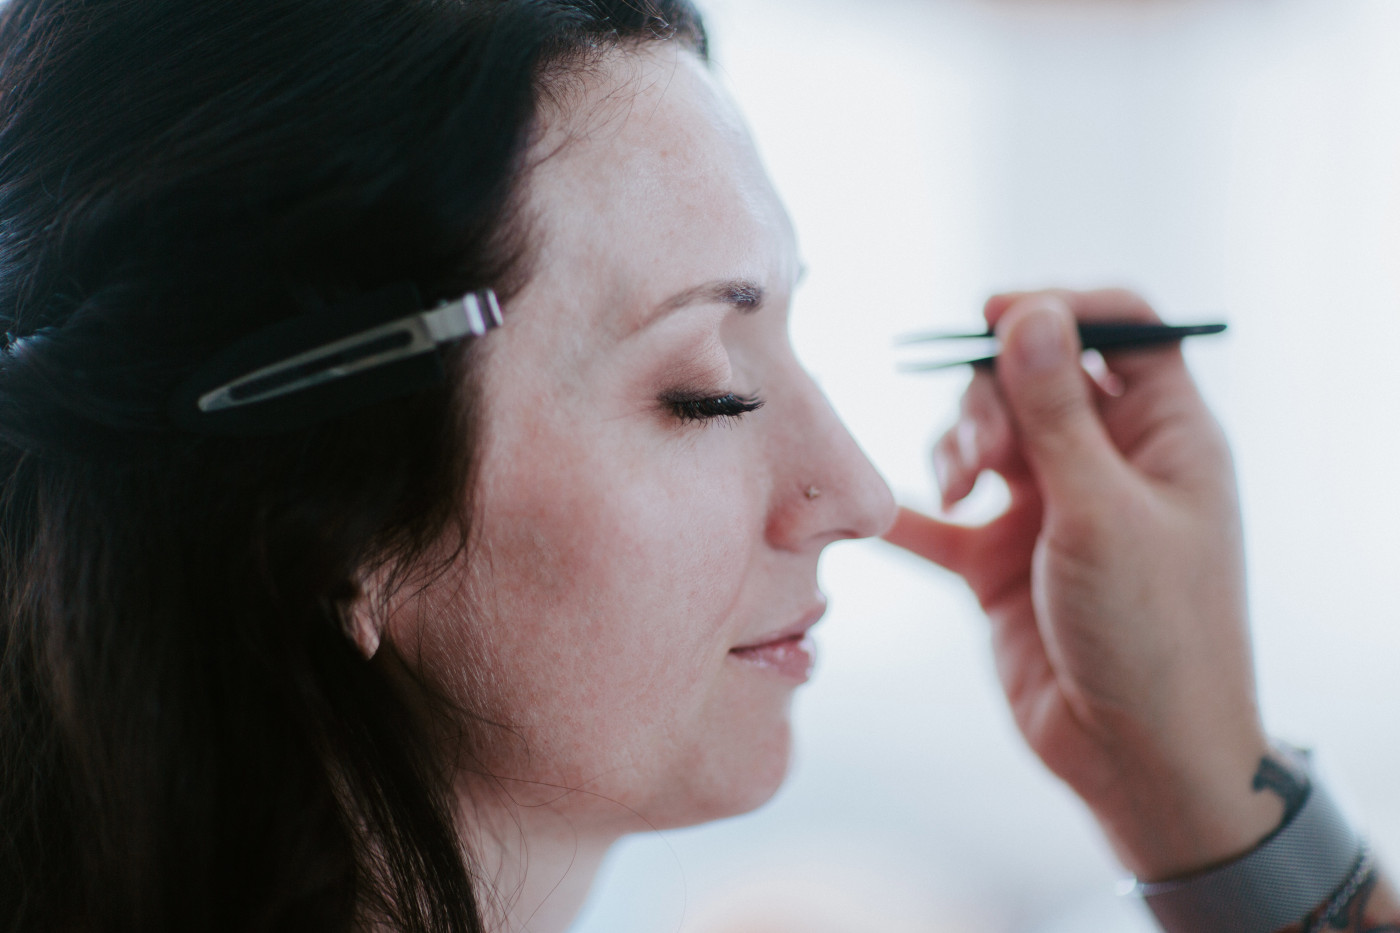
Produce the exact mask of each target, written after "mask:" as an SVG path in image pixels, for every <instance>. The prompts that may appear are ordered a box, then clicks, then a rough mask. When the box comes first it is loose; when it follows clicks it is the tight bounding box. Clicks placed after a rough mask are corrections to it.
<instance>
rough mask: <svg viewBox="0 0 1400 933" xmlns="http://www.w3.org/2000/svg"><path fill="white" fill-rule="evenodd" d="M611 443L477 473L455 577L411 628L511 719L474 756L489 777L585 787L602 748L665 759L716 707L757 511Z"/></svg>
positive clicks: (472, 690) (480, 706)
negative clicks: (431, 633)
mask: <svg viewBox="0 0 1400 933" xmlns="http://www.w3.org/2000/svg"><path fill="white" fill-rule="evenodd" d="M553 449H555V450H556V451H558V450H559V448H558V447H554V448H553ZM623 449H624V448H622V446H621V445H601V444H594V445H592V446H591V447H590V448H588V449H573V450H568V451H560V453H558V455H556V456H555V457H553V458H551V459H550V460H549V461H547V462H536V463H535V464H533V465H531V466H530V467H528V468H522V467H521V466H520V465H519V464H520V462H521V461H520V460H519V459H518V458H501V459H500V460H497V461H495V462H490V461H488V462H487V463H485V464H483V471H482V477H481V487H480V491H479V496H478V502H479V509H478V528H477V532H478V537H477V544H476V546H474V547H473V548H472V549H471V550H470V552H469V553H468V554H467V555H465V557H464V561H465V564H464V566H463V571H464V572H463V573H461V574H460V575H458V576H457V578H456V579H457V580H459V581H465V585H458V586H457V587H456V589H455V591H454V592H453V593H452V594H451V596H450V598H449V599H448V600H446V602H447V605H443V601H442V600H439V601H438V602H437V608H436V609H435V610H433V611H432V615H433V616H435V618H425V619H424V620H423V622H424V624H425V625H426V626H427V627H429V628H432V629H435V630H437V634H436V637H435V638H434V639H433V641H434V642H436V648H435V650H434V651H433V652H432V653H433V654H436V655H437V656H438V657H439V658H440V659H441V661H443V662H445V664H444V665H443V668H444V669H442V670H440V671H438V672H437V673H436V674H435V676H434V680H437V681H439V682H442V681H443V680H446V681H447V682H448V683H450V684H455V686H453V687H449V691H450V692H451V693H452V694H453V695H454V699H458V700H461V701H465V702H466V703H468V704H469V706H470V708H472V709H474V710H476V711H479V712H481V713H482V714H483V715H485V716H486V717H487V718H489V719H491V720H493V721H496V722H503V723H506V724H509V725H510V727H511V730H512V733H511V734H512V736H514V738H513V739H510V740H507V741H504V742H502V743H498V747H496V748H494V749H481V750H478V751H479V752H481V753H483V754H484V755H485V756H486V757H489V758H491V759H493V760H494V763H495V764H496V765H497V766H499V767H503V768H513V767H516V766H519V762H520V761H523V760H525V757H522V756H527V757H528V760H529V762H531V765H530V767H531V768H538V767H539V765H540V763H541V762H546V761H547V762H551V763H553V766H555V767H558V768H560V769H562V770H561V771H558V772H555V773H552V774H550V775H548V776H547V777H548V778H549V779H551V780H556V781H562V782H572V781H577V780H581V779H587V778H588V777H590V776H591V775H590V774H588V772H590V771H594V770H596V769H601V768H603V767H604V766H605V765H606V764H607V763H605V762H602V761H600V760H599V756H600V755H602V754H604V750H605V752H606V755H607V756H608V757H610V758H612V759H618V758H629V757H631V758H635V759H636V760H638V761H640V760H643V759H645V760H651V759H654V758H658V757H661V758H664V757H665V754H666V751H667V749H666V748H665V746H666V744H667V743H673V744H683V743H684V742H686V741H687V740H691V739H693V738H694V733H695V732H696V731H697V730H699V729H700V728H701V726H700V725H698V724H699V723H701V722H702V721H703V720H704V719H705V717H706V715H707V714H708V712H709V711H710V710H712V709H713V706H714V702H715V697H714V694H715V692H716V691H718V690H719V689H720V688H721V685H722V680H723V671H724V665H725V662H726V655H727V652H728V649H729V647H730V646H731V645H732V644H734V640H735V637H736V635H737V634H738V631H737V629H736V626H737V625H738V624H740V623H741V622H742V620H739V619H736V618H735V616H736V607H737V606H738V605H739V604H740V602H741V597H742V594H743V593H744V591H745V586H746V579H747V575H746V568H747V567H748V566H749V564H750V556H751V554H750V552H751V549H752V547H753V543H754V542H756V541H758V540H759V539H760V537H761V533H762V518H761V515H760V513H759V512H758V511H757V510H756V509H755V507H754V505H753V503H751V502H750V501H748V500H749V499H750V498H751V497H750V496H749V495H747V494H746V493H745V491H744V490H742V489H728V490H725V489H722V488H717V486H718V484H716V483H715V482H714V480H713V478H712V477H710V476H708V475H707V473H706V471H705V470H704V469H702V468H701V464H700V462H699V460H698V458H686V457H680V458H677V460H676V461H675V462H661V463H658V462H657V461H656V460H655V459H654V458H653V459H651V460H648V459H646V458H644V457H638V456H621V455H618V454H619V453H621V451H622V450H623ZM600 451H601V452H602V453H608V454H612V455H611V456H602V455H600ZM520 740H523V741H524V743H525V744H527V745H528V746H529V747H528V749H526V748H524V747H522V746H521V745H520ZM512 742H513V743H514V746H512ZM532 777H536V778H539V777H544V776H543V775H538V774H533V775H532Z"/></svg>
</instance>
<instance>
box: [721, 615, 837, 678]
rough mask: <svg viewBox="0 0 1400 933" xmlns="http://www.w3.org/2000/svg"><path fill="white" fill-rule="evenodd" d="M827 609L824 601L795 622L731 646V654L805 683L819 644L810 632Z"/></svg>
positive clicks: (733, 656) (765, 669)
mask: <svg viewBox="0 0 1400 933" xmlns="http://www.w3.org/2000/svg"><path fill="white" fill-rule="evenodd" d="M825 612H826V603H825V602H824V601H823V602H822V604H821V605H819V606H817V607H815V608H813V609H811V610H810V611H808V612H807V613H806V614H804V615H803V616H802V618H801V619H799V620H798V621H797V622H795V623H793V624H792V625H789V626H787V627H786V628H783V629H779V630H778V631H776V632H772V633H770V634H768V635H764V636H762V637H760V638H759V639H758V640H756V641H753V642H750V643H748V644H744V645H739V646H738V647H736V648H731V649H729V656H730V657H731V658H734V659H735V660H736V661H739V662H741V663H743V664H747V665H750V666H752V667H755V668H757V669H759V670H762V671H765V672H768V673H772V674H776V675H778V676H780V677H782V678H784V679H786V680H791V681H794V682H796V683H804V682H806V681H807V680H808V678H810V677H811V676H812V667H813V666H814V665H815V664H816V644H815V643H814V642H813V641H812V639H811V637H810V636H809V635H808V631H809V630H810V629H811V628H812V626H814V625H816V624H817V622H818V621H819V620H820V619H821V617H822V615H823V614H824V613H825Z"/></svg>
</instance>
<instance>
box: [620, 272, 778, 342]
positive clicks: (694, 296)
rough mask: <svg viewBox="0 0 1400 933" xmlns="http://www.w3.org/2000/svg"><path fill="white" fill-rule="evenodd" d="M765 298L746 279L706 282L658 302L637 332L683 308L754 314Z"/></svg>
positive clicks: (753, 284) (760, 288)
mask: <svg viewBox="0 0 1400 933" xmlns="http://www.w3.org/2000/svg"><path fill="white" fill-rule="evenodd" d="M767 297H768V293H767V292H766V291H764V289H763V286H762V285H759V284H758V283H756V282H753V281H751V280H749V279H721V280H718V281H714V282H706V283H705V284H703V285H697V286H695V287H694V288H687V289H686V290H685V291H683V292H677V293H676V294H674V295H672V296H671V297H670V298H667V299H666V300H665V301H663V302H661V304H659V305H657V306H656V309H655V310H654V311H652V313H651V314H649V315H647V317H646V320H644V321H642V322H641V324H639V325H638V326H637V330H641V329H642V328H644V327H649V326H650V325H652V324H655V323H656V322H657V321H659V320H661V319H662V318H665V317H669V316H670V315H672V314H674V313H675V312H677V311H680V310H681V309H682V308H689V307H693V306H695V305H705V304H719V305H729V306H730V307H732V308H734V309H735V310H737V311H738V312H739V313H740V314H753V313H755V312H756V311H758V310H759V309H761V308H762V307H763V302H764V300H765V299H766V298H767Z"/></svg>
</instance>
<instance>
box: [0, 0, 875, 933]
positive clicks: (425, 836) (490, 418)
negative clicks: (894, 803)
mask: <svg viewBox="0 0 1400 933" xmlns="http://www.w3.org/2000/svg"><path fill="white" fill-rule="evenodd" d="M2 41H3V48H4V60H3V64H0V75H3V82H4V100H5V117H4V125H3V130H0V133H3V142H0V152H3V153H4V155H3V169H0V177H2V178H3V182H2V183H0V185H2V186H3V191H4V195H3V204H2V205H0V216H3V218H4V221H3V227H4V231H5V251H4V260H3V261H4V273H3V286H2V287H3V298H0V306H2V307H3V308H4V310H5V314H6V316H7V324H6V327H7V329H8V330H9V331H10V336H9V337H8V339H7V348H6V351H5V356H4V364H3V373H0V398H3V416H0V423H3V428H0V431H3V439H4V445H3V456H4V458H5V461H6V462H5V468H4V476H5V477H6V479H5V487H4V496H3V504H4V515H3V528H4V537H3V541H4V551H3V554H4V560H3V568H4V571H3V573H4V576H3V579H4V599H5V606H6V611H5V616H4V619H5V622H4V626H5V627H4V636H3V645H4V649H3V657H4V674H3V680H0V683H3V689H4V691H5V694H4V701H3V703H0V710H3V714H0V715H2V716H3V721H0V735H2V736H3V745H0V748H3V761H4V771H3V784H2V785H0V788H3V789H0V801H2V802H0V825H3V826H5V827H6V831H5V834H4V836H3V838H4V840H5V845H4V846H3V848H2V849H0V891H3V892H4V898H3V913H2V914H0V916H2V917H3V920H2V921H0V927H2V928H4V929H7V930H97V929H104V930H105V929H111V930H118V929H120V930H127V929H130V930H142V931H152V930H165V929H169V930H190V929H200V930H219V929H229V930H252V929H287V930H293V929H295V930H334V929H386V930H433V931H442V930H481V929H491V930H507V929H512V930H513V929H523V928H525V927H526V926H527V925H528V927H529V928H530V929H533V930H550V929H562V928H563V927H564V926H565V925H566V924H567V922H568V919H569V917H570V916H571V915H572V914H573V912H574V911H575V909H576V908H577V906H578V903H579V902H580V900H581V898H582V896H583V894H584V892H585V890H586V888H587V885H588V883H589V880H590V879H591V876H592V873H593V871H594V869H595V868H596V866H597V863H598V860H599V859H600V858H601V856H602V854H603V852H604V851H605V849H606V848H607V846H608V844H610V843H611V842H612V841H613V840H615V839H616V838H617V837H619V836H620V835H622V834H623V833H627V832H632V831H636V830H640V829H646V828H650V827H656V826H666V825H683V824H688V823H694V822H697V821H701V820H707V819H713V818H715V817H719V816H725V815H729V814H733V813H737V812H741V811H743V810H747V809H750V808H752V807H754V806H756V805H758V804H759V803H761V802H762V801H763V800H765V799H766V798H767V797H768V796H769V795H771V793H772V792H773V790H774V789H775V788H776V787H777V785H778V783H779V781H780V780H781V778H782V776H783V772H784V769H785V767H786V762H787V756H788V722H787V707H788V703H789V700H790V697H791V694H792V690H793V688H794V687H795V686H796V685H797V684H799V683H800V682H801V681H802V680H803V679H805V677H806V675H807V670H808V665H809V663H810V654H809V653H808V649H807V647H806V645H805V644H804V642H803V637H804V634H805V632H806V630H807V629H808V628H810V627H811V626H812V625H813V624H814V623H815V622H816V621H817V619H818V618H819V616H820V615H821V612H822V606H823V603H822V596H821V594H820V593H819V592H818V591H817V589H816V582H815V581H816V562H817V556H818V553H819V552H820V550H821V549H822V547H823V546H824V545H826V544H827V543H829V542H831V541H833V540H836V539H839V538H845V537H852V536H862V535H873V534H876V533H878V532H880V531H881V530H883V529H884V528H886V527H887V526H888V525H889V523H890V522H891V520H892V518H893V503H892V500H891V499H890V496H889V493H888V491H887V489H886V488H885V486H884V484H883V483H882V482H881V481H880V479H879V477H878V476H877V475H876V474H875V473H874V471H873V470H872V469H871V467H870V466H869V464H868V463H867V462H866V461H865V459H864V457H863V456H862V455H861V454H860V452H859V451H858V449H857V448H856V447H855V445H854V443H853V442H852V440H851V438H850V437H849V435H848V434H847V433H846V432H845V431H844V429H843V428H842V427H841V426H840V424H839V423H838V422H837V421H836V419H835V417H834V416H833V415H832V413H831V411H830V410H829V409H828V408H827V407H826V404H825V402H824V400H823V399H822V398H821V396H820V394H819V393H818V392H817V390H816V389H815V387H814V385H813V384H812V382H811V381H810V380H809V379H808V378H807V376H806V375H805V373H803V371H802V370H801V368H800V367H799V366H798V364H797V363H796V361H795V360H794V359H793V357H792V354H791V351H790V349H789V347H788V344H787V340H786V335H785V315H786V307H787V304H788V299H789V294H790V292H791V289H792V287H793V285H794V284H795V282H796V279H797V277H798V275H799V270H800V264H799V260H798V257H797V254H796V249H795V241H794V239H793V236H792V231H791V228H790V225H789V223H788V221H787V218H786V215H785V214H784V212H783V210H782V208H781V205H780V204H779V203H778V201H777V198H776V196H775V195H774V194H773V192H772V189H771V187H770V186H769V183H768V181H767V179H766V177H765V176H764V174H763V172H762V169H761V168H760V167H759V164H758V161H757V158H756V156H755V153H754V150H753V148H752V145H751V143H750V141H749V139H748V136H747V133H746V131H745V130H744V129H743V126H742V124H741V122H740V120H739V118H738V117H737V115H736V114H735V112H734V111H733V109H732V107H731V106H730V105H729V104H728V102H727V101H726V100H725V99H724V97H723V96H722V95H721V94H720V93H719V92H718V91H717V90H716V86H715V84H714V81H713V79H712V78H711V77H710V76H709V74H708V73H707V71H706V70H705V67H704V65H703V61H704V55H705V40H704V33H703V30H702V28H701V25H700V21H699V19H698V17H697V16H696V14H695V13H694V12H693V11H692V10H691V9H690V8H689V6H688V5H686V4H684V3H681V2H666V3H658V4H654V5H653V4H647V5H645V6H643V5H639V4H634V3H629V2H622V0H619V2H592V0H590V2H563V0H559V2H546V3H540V2H514V0H512V2H489V3H488V2H440V0H355V2H351V3H346V2H344V0H301V2H298V3H295V4H286V3H281V2H274V0H267V2H249V0H236V2H234V0H229V2H223V3H215V2H205V3H199V4H191V3H188V2H184V0H170V2H151V0H141V2H122V0H93V2H82V0H17V2H15V3H13V4H11V5H10V6H9V7H8V8H7V9H6V11H5V21H4V24H3V40H2ZM488 289H489V290H490V291H487V290H488ZM415 293H416V294H415ZM466 293H473V294H474V295H475V296H476V297H475V298H474V299H473V303H472V308H473V310H474V312H475V313H477V314H478V315H482V314H483V313H485V312H489V311H490V310H491V305H492V302H493V301H495V300H497V299H499V301H500V303H501V304H503V305H504V309H505V324H504V326H503V327H500V328H496V329H491V330H490V332H489V333H486V332H485V331H486V330H487V329H488V326H489V324H490V323H494V322H490V321H489V320H488V319H487V318H489V314H487V315H486V317H478V318H477V319H476V324H477V325H478V326H477V328H476V329H477V330H478V331H481V332H482V333H481V335H480V336H478V337H476V338H472V339H463V340H459V341H457V342H456V343H452V344H448V345H446V346H445V348H443V349H441V350H438V351H435V353H434V354H422V355H418V356H412V357H406V358H404V359H402V360H398V361H396V362H391V363H388V364H386V365H382V366H371V367H367V368H364V369H362V370H359V371H357V372H355V373H354V374H353V375H348V376H342V377H340V378H330V377H329V376H328V373H329V370H324V371H323V370H321V369H317V368H316V366H315V365H310V364H306V363H305V361H304V360H303V362H302V363H294V362H293V363H288V365H287V366H285V367H283V368H282V369H280V370H279V371H278V372H275V373H269V371H268V370H267V369H266V367H267V366H268V365H273V366H274V367H275V366H276V365H277V364H278V363H279V362H280V363H287V361H288V360H295V359H296V358H297V357H298V354H301V353H303V352H307V351H315V350H316V348H317V347H318V346H322V347H324V346H326V345H330V346H335V345H336V340H337V339H342V338H345V337H347V335H348V336H352V337H353V335H354V332H355V330H356V328H357V327H360V328H362V327H364V326H369V325H371V324H383V323H385V322H389V321H393V320H396V319H407V318H409V317H412V316H414V315H416V314H417V313H418V312H422V311H424V310H427V309H430V308H434V307H435V306H436V305H437V303H438V302H439V301H441V300H444V299H457V298H458V297H459V296H462V295H464V294H466ZM343 320H350V321H353V322H358V323H357V324H355V325H354V326H346V327H344V328H340V322H341V321H343ZM286 321H291V322H293V323H292V325H291V326H290V329H289V328H288V325H286V324H282V323H279V322H286ZM338 328H339V329H338ZM332 337H334V338H335V339H332ZM335 352H336V353H341V354H342V357H341V358H337V359H336V360H335V361H334V363H335V365H336V366H340V365H344V366H346V367H348V368H352V369H353V367H354V365H357V364H358V363H363V362H365V361H366V360H367V359H370V357H363V356H361V357H355V356H354V355H353V354H351V355H350V356H345V355H344V354H345V353H346V352H349V351H335ZM334 355H335V354H334V353H332V356H334ZM390 355H392V353H390ZM439 355H440V356H441V365H442V366H444V367H445V369H446V378H445V379H439V380H437V381H432V380H431V378H430V377H431V376H432V368H433V366H434V365H437V363H436V361H437V358H438V356H439ZM424 364H427V365H426V366H425V365H424ZM332 368H333V367H332ZM245 377H246V378H245ZM322 377H327V378H324V379H322ZM316 379H322V381H320V382H319V383H317V382H316ZM279 380H280V381H279ZM462 852H465V853H466V855H465V856H463V855H462V854H461V853H462Z"/></svg>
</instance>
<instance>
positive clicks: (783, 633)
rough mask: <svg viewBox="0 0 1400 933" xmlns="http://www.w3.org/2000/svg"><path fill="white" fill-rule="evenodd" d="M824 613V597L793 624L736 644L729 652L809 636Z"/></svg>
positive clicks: (751, 649)
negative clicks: (808, 633)
mask: <svg viewBox="0 0 1400 933" xmlns="http://www.w3.org/2000/svg"><path fill="white" fill-rule="evenodd" d="M824 615H826V600H824V599H823V600H822V601H821V602H820V603H818V604H817V605H816V606H813V607H812V608H811V609H809V610H807V611H806V612H805V613H803V614H802V618H800V619H798V620H797V621H796V622H794V623H792V624H791V625H789V626H786V627H784V628H780V629H778V630H777V631H775V632H769V633H768V634H766V635H762V636H760V637H759V638H756V639H754V640H753V641H751V642H746V643H744V644H742V645H735V646H734V647H733V648H730V649H729V653H730V654H733V653H734V652H736V651H753V650H755V649H758V648H767V647H771V646H772V645H776V644H778V643H779V642H788V641H801V640H802V639H803V638H805V637H806V636H807V632H808V631H809V630H810V629H811V628H812V626H814V625H816V624H817V623H818V622H820V621H821V618H822V616H824Z"/></svg>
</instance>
